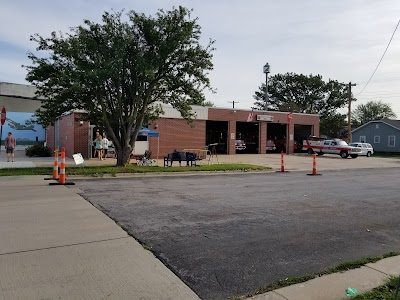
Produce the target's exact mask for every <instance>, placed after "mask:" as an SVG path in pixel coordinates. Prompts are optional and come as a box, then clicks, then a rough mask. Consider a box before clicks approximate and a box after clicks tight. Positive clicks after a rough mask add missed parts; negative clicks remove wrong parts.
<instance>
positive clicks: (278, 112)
mask: <svg viewBox="0 0 400 300" xmlns="http://www.w3.org/2000/svg"><path fill="white" fill-rule="evenodd" d="M209 109H223V110H236V111H246V112H253V113H272V114H284V115H287V114H289V113H290V111H271V110H252V109H241V108H229V107H209ZM293 114H294V115H301V116H316V117H320V116H321V115H319V114H306V113H296V112H294V113H293Z"/></svg>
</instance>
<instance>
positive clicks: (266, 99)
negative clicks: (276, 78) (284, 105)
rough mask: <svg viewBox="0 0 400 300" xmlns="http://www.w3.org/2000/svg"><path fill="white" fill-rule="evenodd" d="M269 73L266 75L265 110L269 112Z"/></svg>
mask: <svg viewBox="0 0 400 300" xmlns="http://www.w3.org/2000/svg"><path fill="white" fill-rule="evenodd" d="M267 103H268V72H267V73H265V107H264V110H268V105H267Z"/></svg>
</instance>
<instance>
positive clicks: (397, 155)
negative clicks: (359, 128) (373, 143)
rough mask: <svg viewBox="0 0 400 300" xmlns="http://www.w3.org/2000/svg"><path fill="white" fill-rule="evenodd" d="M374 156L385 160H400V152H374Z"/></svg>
mask: <svg viewBox="0 0 400 300" xmlns="http://www.w3.org/2000/svg"><path fill="white" fill-rule="evenodd" d="M372 156H376V157H383V158H385V157H386V158H400V153H399V152H374V154H373V155H372Z"/></svg>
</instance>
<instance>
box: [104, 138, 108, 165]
mask: <svg viewBox="0 0 400 300" xmlns="http://www.w3.org/2000/svg"><path fill="white" fill-rule="evenodd" d="M103 152H104V153H103V154H104V159H106V158H107V152H108V139H107V136H106V135H104V137H103Z"/></svg>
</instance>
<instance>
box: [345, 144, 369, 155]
mask: <svg viewBox="0 0 400 300" xmlns="http://www.w3.org/2000/svg"><path fill="white" fill-rule="evenodd" d="M350 146H353V147H357V148H361V153H360V154H359V155H365V156H367V157H370V156H371V155H372V154H374V148H373V147H372V145H371V144H368V143H351V144H350Z"/></svg>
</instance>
